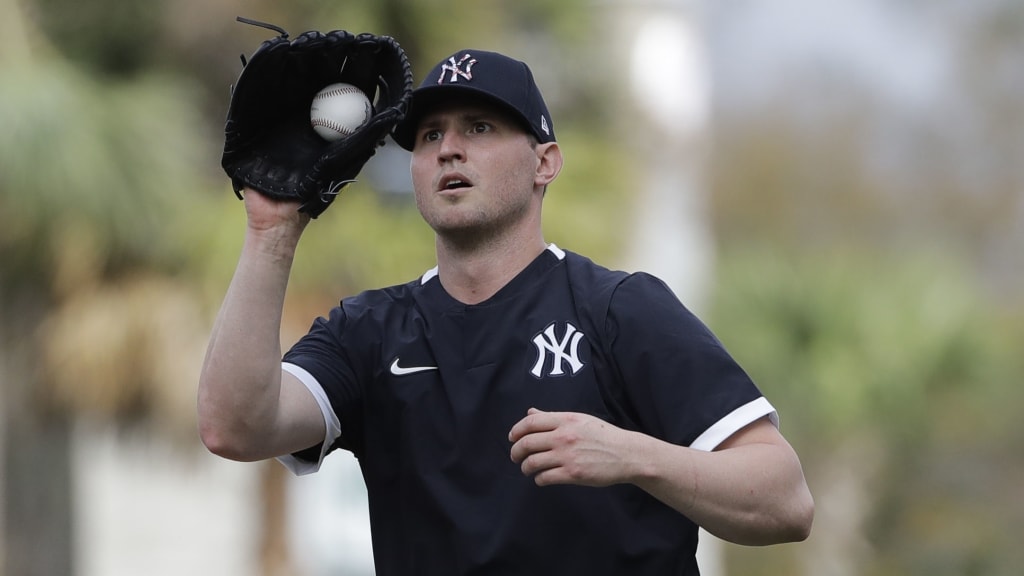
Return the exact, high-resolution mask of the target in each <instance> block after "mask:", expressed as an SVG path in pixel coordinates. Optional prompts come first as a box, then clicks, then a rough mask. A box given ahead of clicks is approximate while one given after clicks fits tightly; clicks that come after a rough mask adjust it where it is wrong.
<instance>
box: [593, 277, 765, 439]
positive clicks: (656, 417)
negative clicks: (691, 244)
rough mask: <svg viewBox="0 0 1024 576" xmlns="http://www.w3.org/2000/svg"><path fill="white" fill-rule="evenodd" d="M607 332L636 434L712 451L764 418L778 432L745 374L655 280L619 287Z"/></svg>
mask: <svg viewBox="0 0 1024 576" xmlns="http://www.w3.org/2000/svg"><path fill="white" fill-rule="evenodd" d="M606 332H607V334H608V335H609V337H610V341H611V351H612V354H613V355H614V358H615V363H616V365H617V367H618V370H619V373H620V375H621V380H622V382H623V386H624V387H625V390H626V397H627V398H628V400H629V402H630V404H631V405H632V408H633V410H634V412H635V416H636V417H637V418H638V420H639V422H638V424H639V426H640V427H641V428H643V430H642V431H644V432H646V433H648V434H651V435H653V436H656V437H658V438H661V439H663V440H666V441H668V442H672V443H674V444H679V445H683V446H689V447H691V448H696V449H701V450H708V451H710V450H713V449H714V448H715V447H717V446H718V444H720V443H721V442H722V441H723V440H725V439H726V438H728V437H729V436H731V435H732V434H733V433H735V432H737V431H739V430H740V429H741V428H743V427H744V426H746V425H747V424H750V423H752V422H754V421H755V420H758V419H760V418H762V417H764V416H769V417H770V418H771V419H772V421H773V422H774V423H776V425H777V416H776V412H775V409H774V407H772V405H771V404H770V403H769V402H768V400H767V399H766V398H764V396H763V395H762V394H761V391H760V390H759V389H758V388H757V386H756V385H755V384H754V382H753V381H752V380H751V379H750V377H749V376H748V375H747V373H746V372H745V371H744V370H743V369H742V368H741V367H740V366H739V364H737V362H736V361H735V360H734V359H733V358H732V357H731V356H730V355H729V353H728V352H727V351H726V350H725V348H724V346H723V345H722V344H721V342H719V340H718V338H716V337H715V335H714V334H712V332H711V330H710V329H708V327H707V326H706V325H705V324H704V323H703V322H701V320H699V319H698V318H697V317H696V316H695V315H694V314H693V313H692V312H690V311H689V310H688V309H687V308H686V307H685V306H684V305H683V304H682V303H681V302H680V301H679V299H678V298H677V297H676V296H675V294H673V293H672V291H671V289H669V287H668V286H666V285H665V283H664V282H662V281H661V280H659V279H658V278H655V277H654V276H651V275H649V274H644V273H637V274H632V275H630V276H629V277H628V278H626V279H625V280H623V281H622V282H621V283H620V284H619V286H618V288H617V289H616V291H615V293H614V295H613V296H612V300H611V303H610V305H609V310H608V317H607V324H606Z"/></svg>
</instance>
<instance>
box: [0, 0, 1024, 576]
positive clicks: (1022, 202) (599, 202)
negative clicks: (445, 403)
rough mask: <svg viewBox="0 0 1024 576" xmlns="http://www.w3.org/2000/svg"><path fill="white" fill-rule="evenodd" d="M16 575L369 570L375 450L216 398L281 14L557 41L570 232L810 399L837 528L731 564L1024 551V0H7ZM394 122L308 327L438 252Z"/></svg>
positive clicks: (0, 482) (838, 575) (326, 261)
mask: <svg viewBox="0 0 1024 576" xmlns="http://www.w3.org/2000/svg"><path fill="white" fill-rule="evenodd" d="M0 12H2V14H3V15H4V16H3V18H2V19H0V37H2V38H4V40H5V42H4V46H3V48H2V49H0V576H63V575H75V576H120V575H128V574H131V575H136V574H147V575H150V576H152V575H165V574H166V575H172V574H173V575H180V574H216V575H225V576H234V575H240V576H248V575H260V576H278V575H296V576H326V575H327V574H332V575H359V576H363V575H367V574H372V571H373V568H372V559H371V557H370V542H369V534H368V532H367V528H366V525H367V519H366V518H367V514H366V510H365V494H364V492H363V489H362V485H361V479H360V477H359V473H358V469H357V467H356V465H355V461H354V459H353V458H352V457H351V456H350V455H348V454H347V453H339V454H336V455H333V456H332V457H331V458H330V459H328V463H327V464H326V465H325V467H324V470H323V471H322V472H321V473H320V474H317V475H314V476H311V477H303V478H292V477H290V476H289V475H288V474H287V473H286V472H285V470H284V468H283V467H281V466H280V465H279V464H277V463H274V462H267V463H260V464H239V463H234V462H227V461H223V460H219V459H217V458H215V457H213V456H211V455H209V454H208V453H207V452H206V451H205V450H204V449H203V448H202V446H201V444H200V443H199V440H198V435H197V433H196V422H195V408H194V406H195V392H196V385H197V377H198V371H199V365H200V363H201V361H202V356H203V353H204V349H205V345H206V339H207V337H208V334H209V331H210V327H211V325H212V322H213V317H214V314H215V313H216V310H217V308H218V306H219V304H220V299H221V298H222V297H223V294H224V292H225V290H226V288H227V284H228V282H229V280H230V277H231V273H232V271H233V268H234V264H235V260H236V258H237V256H238V252H239V249H240V244H241V239H242V233H243V227H244V213H243V208H242V205H241V203H239V202H238V201H237V200H236V199H235V196H234V195H233V194H232V192H231V189H230V185H229V183H228V181H227V178H226V177H225V176H224V174H223V173H222V172H221V170H220V167H219V159H220V147H221V144H222V130H223V119H224V116H225V112H226V107H227V103H228V97H229V87H230V85H231V83H232V82H233V80H234V79H235V78H236V77H237V75H238V73H239V71H240V70H241V62H240V58H239V56H240V55H241V54H249V53H251V52H252V51H253V50H254V49H255V48H256V46H257V45H258V44H259V43H260V42H261V41H262V40H264V39H266V38H268V37H269V35H270V34H272V33H271V32H270V31H268V30H265V29H261V28H256V27H252V26H246V25H243V24H239V23H237V22H235V17H236V16H239V15H241V16H246V17H249V18H254V19H257V20H263V21H268V22H272V23H275V24H277V25H280V26H282V27H284V28H285V29H287V30H288V31H289V32H291V33H292V35H293V36H294V35H297V34H298V33H300V32H302V31H305V30H310V29H319V30H325V31H326V30H331V29H337V28H343V29H347V30H350V31H353V32H362V31H370V32H374V33H378V34H388V35H391V36H394V37H396V38H397V39H398V40H399V42H401V44H402V45H403V47H404V48H405V49H406V50H407V52H408V53H409V56H410V58H411V60H412V62H413V64H414V69H415V74H416V81H417V83H418V82H419V81H420V80H421V79H422V75H423V74H425V73H426V71H428V70H429V69H430V67H431V66H432V65H433V64H434V63H435V62H436V61H437V60H439V59H440V58H442V57H444V56H447V55H448V54H450V53H451V52H454V51H455V50H457V49H460V48H464V47H478V48H484V49H492V50H499V51H504V52H506V53H509V54H511V55H513V56H516V57H518V58H520V59H523V60H526V61H527V62H529V63H530V64H531V66H532V67H533V68H534V71H535V74H536V76H537V79H538V82H539V84H540V86H541V87H542V89H543V90H544V92H545V96H546V98H547V100H548V104H549V106H550V107H551V108H552V113H553V116H554V119H555V124H556V129H557V133H558V136H559V140H560V143H561V145H562V148H563V150H564V152H565V155H566V168H565V170H564V171H563V173H562V175H561V177H560V178H559V180H558V181H557V182H556V183H555V184H554V185H553V186H552V188H551V190H550V191H549V193H548V197H547V202H546V216H545V217H546V226H545V234H546V236H547V239H548V240H549V241H553V242H556V243H557V244H559V246H561V247H563V248H566V249H570V250H573V251H577V252H582V253H584V254H587V255H589V256H591V257H593V258H594V259H596V260H598V261H600V262H603V263H605V264H607V265H610V266H613V267H619V268H624V269H629V270H634V269H644V270H649V271H651V272H655V273H657V274H659V275H661V276H662V277H664V278H665V279H666V281H668V282H669V283H670V284H671V285H672V286H673V288H675V290H676V291H677V293H678V294H679V295H680V297H681V299H682V300H683V301H684V302H685V303H687V305H689V306H690V307H691V308H692V309H694V310H695V311H697V312H698V314H699V315H700V316H701V317H702V318H704V319H705V320H706V322H707V323H708V324H709V325H710V326H711V328H712V329H713V330H714V331H715V332H716V333H717V334H718V335H719V337H720V338H721V339H722V341H723V342H724V343H725V345H726V346H727V347H728V348H729V349H730V351H731V352H732V353H733V354H734V356H735V357H736V358H737V359H738V360H739V361H740V363H741V364H742V365H743V366H744V367H746V368H747V370H748V371H749V372H750V373H751V375H752V376H753V378H754V379H755V380H756V381H757V382H758V383H759V385H760V386H761V387H762V389H763V390H764V392H765V393H766V394H767V395H768V397H769V398H770V399H771V400H772V401H773V403H774V404H775V405H776V406H777V407H778V409H779V411H780V413H781V419H782V428H783V432H784V433H785V434H786V436H787V438H788V439H789V440H790V441H791V442H792V444H793V445H794V446H795V447H796V449H797V451H798V452H799V454H800V455H801V458H802V460H803V464H804V467H805V471H806V473H807V477H808V482H809V484H810V486H811V490H812V492H813V493H814V495H815V499H816V503H817V517H816V521H815V526H814V530H813V533H812V535H811V537H810V538H809V540H807V541H806V542H804V543H800V544H792V545H784V546H776V547H771V548H744V547H739V546H733V545H730V544H725V543H722V542H718V541H716V540H715V539H713V538H710V537H707V538H705V540H704V543H703V544H702V548H701V564H702V567H703V569H704V572H705V574H706V575H707V576H724V575H731V576H736V575H776V576H777V575H790V574H793V575H814V576H822V575H825V576H896V575H906V574H928V575H932V576H935V575H1011V574H1012V575H1016V574H1019V573H1020V569H1021V568H1020V567H1021V566H1024V547H1022V546H1021V542H1020V535H1021V534H1022V533H1024V488H1022V487H1024V429H1022V428H1021V426H1020V425H1019V424H1018V422H1019V416H1018V413H1019V412H1020V407H1021V406H1022V405H1024V386H1022V384H1024V290H1022V289H1024V162H1022V159H1024V65H1022V55H1024V4H1022V3H1021V2H1019V1H1017V0H974V1H970V2H968V1H965V0H959V1H958V0H927V1H925V0H833V1H831V2H814V1H813V0H775V1H773V2H751V1H748V0H719V1H717V2H712V1H698V0H693V1H682V0H678V1H669V0H663V1H656V0H648V1H628V0H561V1H559V2H545V1H542V0H517V1H511V0H508V1H500V0H485V1H471V0H429V1H419V2H413V1H411V0H377V1H370V0H350V1H348V2H319V1H314V0H295V1H292V2H288V3H281V2H272V1H270V0H250V1H247V2H242V1H241V0H150V1H148V2H141V1H137V0H136V1H127V2H126V1H125V0H90V1H89V2H80V1H78V0H0ZM407 170H408V157H407V156H405V155H404V153H403V152H401V151H400V150H397V147H396V146H393V145H389V146H386V147H385V148H384V149H382V150H381V152H380V153H378V155H377V156H375V158H374V159H373V160H372V161H371V164H370V165H368V166H367V168H366V170H365V173H364V178H363V179H362V180H361V181H360V182H359V183H357V184H355V185H353V186H351V187H349V188H346V190H345V193H344V196H343V197H342V198H341V199H340V200H339V201H338V202H337V203H336V205H335V206H334V207H332V209H330V210H328V211H327V212H326V213H325V214H324V215H323V216H322V217H320V218H319V219H318V220H317V221H315V222H314V223H313V224H312V225H311V226H310V228H309V229H308V232H307V234H306V237H305V238H304V244H303V247H302V249H301V250H300V254H299V257H298V260H297V262H296V264H295V270H294V275H293V281H292V284H291V286H290V293H289V298H288V303H287V307H286V311H285V312H286V315H285V333H284V334H283V335H282V340H283V343H284V345H285V346H287V345H289V344H290V343H291V342H293V341H294V340H295V339H297V338H298V337H299V336H300V335H301V334H302V333H304V332H305V330H306V328H307V327H308V326H309V324H310V322H311V321H312V319H313V318H315V317H316V316H317V315H321V314H324V313H326V311H327V310H328V309H329V308H330V307H331V306H333V305H334V304H335V303H336V302H337V301H338V300H339V299H340V298H341V297H343V296H346V295H350V294H353V293H355V292H357V291H360V290H362V289H365V288H368V287H375V286H381V285H387V284H395V283H400V282H405V281H407V280H409V279H411V278H413V277H415V276H417V275H419V274H420V273H422V272H423V271H424V270H426V269H428V268H430V267H432V266H433V265H434V261H433V242H432V240H433V239H432V233H431V231H430V230H429V229H428V228H427V227H426V226H425V225H424V224H423V223H422V222H421V220H420V219H419V215H418V214H417V212H416V209H415V206H414V203H413V201H412V199H411V197H410V195H409V183H408V174H407Z"/></svg>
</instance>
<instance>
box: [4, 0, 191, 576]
mask: <svg viewBox="0 0 1024 576" xmlns="http://www.w3.org/2000/svg"><path fill="white" fill-rule="evenodd" d="M0 10H2V11H3V13H4V14H5V17H4V19H3V22H2V23H0V32H2V33H3V34H4V35H5V37H7V38H9V39H11V41H12V43H13V45H12V47H11V48H12V49H11V50H5V51H4V52H3V54H2V55H0V71H2V73H3V76H4V82H3V83H0V126H3V130H0V262H2V274H0V389H2V394H3V398H4V401H3V402H2V403H0V463H2V464H0V468H2V472H3V474H2V476H0V477H2V478H3V480H2V483H0V494H2V495H3V496H2V498H0V505H2V510H0V512H2V514H0V543H6V545H5V546H4V547H2V548H0V574H26V575H35V574H40V575H42V574H47V575H58V576H59V575H61V574H68V575H69V574H72V573H73V572H74V567H73V565H72V564H73V555H72V546H73V540H74V534H73V530H72V526H73V524H74V518H73V517H72V515H73V509H74V507H73V506H72V502H71V460H70V442H69V441H70V434H71V432H72V418H71V416H70V415H71V414H73V413H86V414H88V413H93V414H97V415H100V416H104V417H111V418H114V419H116V420H118V421H120V422H122V423H128V422H131V421H149V422H151V424H153V425H155V426H166V428H167V429H168V430H174V434H176V435H178V436H179V437H180V436H182V434H183V433H184V430H185V429H186V427H187V426H188V424H187V423H188V422H189V421H190V418H188V417H183V415H184V414H185V413H186V410H187V413H188V414H191V413H192V412H193V410H192V406H191V400H189V401H187V402H186V401H185V400H184V398H183V397H182V395H181V394H178V393H175V390H178V389H180V374H178V375H175V374H174V373H173V371H168V370H167V366H166V365H165V363H166V359H167V358H168V356H167V355H166V354H165V353H164V352H165V351H164V350H163V349H162V347H168V346H171V347H177V346H180V347H181V350H180V353H182V355H183V356H187V353H188V352H187V350H188V346H189V345H190V343H191V337H192V336H194V334H193V332H194V330H195V328H196V323H195V322H194V321H193V320H192V319H194V318H196V317H197V316H196V313H195V311H196V310H198V306H197V305H195V303H194V302H192V301H191V298H192V296H190V294H189V292H188V291H187V290H182V288H181V286H180V285H179V283H177V282H175V281H173V280H169V279H167V278H169V275H168V274H167V273H168V272H170V271H174V270H176V269H178V268H179V267H180V265H181V261H182V251H181V248H180V247H178V246H177V245H176V243H175V237H176V234H179V233H180V232H181V230H180V229H177V228H176V227H178V228H180V227H181V226H183V225H184V224H185V221H184V219H182V218H181V213H180V211H178V210H176V207H180V206H185V205H188V203H189V202H190V200H189V199H188V198H189V196H190V195H192V194H194V191H195V190H196V189H197V183H196V179H195V178H194V177H191V176H189V175H190V174H193V173H194V171H192V170H190V162H193V161H194V160H195V159H196V155H197V154H198V153H200V152H199V151H200V150H201V149H202V146H201V145H200V144H201V143H198V142H196V136H194V134H197V133H198V131H193V130H192V128H193V127H195V126H196V125H197V124H198V122H197V120H196V119H195V118H194V114H193V113H192V112H191V110H190V108H189V105H188V102H189V98H188V97H187V95H186V94H184V93H183V91H182V90H181V89H180V88H178V87H177V85H176V84H174V83H172V82H169V81H168V80H167V79H165V78H160V77H147V78H140V79H137V80H136V81H132V82H118V81H109V82H101V81H98V80H97V79H96V78H95V77H94V76H90V75H87V74H85V73H84V72H83V71H82V70H80V69H78V68H75V67H73V66H70V65H69V64H68V63H67V62H65V61H63V60H62V59H61V58H60V57H59V56H58V55H57V54H56V53H55V51H53V50H52V49H51V48H50V47H49V46H48V45H47V44H46V43H45V41H44V40H43V39H42V35H40V34H38V33H37V31H35V30H32V29H31V27H30V24H29V22H28V20H27V19H26V18H25V17H24V15H23V14H22V13H21V12H20V10H19V4H18V3H17V2H15V1H13V0H0ZM192 201H197V200H192ZM153 322H159V323H160V325H159V330H153V325H152V323H153ZM172 380H177V381H173V382H172ZM186 406H187V409H186ZM41 543H45V545H42V544H41Z"/></svg>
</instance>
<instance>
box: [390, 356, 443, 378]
mask: <svg viewBox="0 0 1024 576" xmlns="http://www.w3.org/2000/svg"><path fill="white" fill-rule="evenodd" d="M428 370H437V366H409V367H408V368H403V367H401V366H399V365H398V358H395V361H394V362H392V363H391V373H392V374H394V375H395V376H405V375H406V374H415V373H417V372H426V371H428Z"/></svg>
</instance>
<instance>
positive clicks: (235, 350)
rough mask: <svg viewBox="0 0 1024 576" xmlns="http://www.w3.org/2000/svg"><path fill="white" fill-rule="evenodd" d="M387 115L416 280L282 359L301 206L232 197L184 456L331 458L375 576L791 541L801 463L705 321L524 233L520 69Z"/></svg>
mask: <svg viewBox="0 0 1024 576" xmlns="http://www.w3.org/2000/svg"><path fill="white" fill-rule="evenodd" d="M402 116H403V117H402V119H401V121H399V122H398V123H397V124H396V125H395V127H394V130H393V132H392V136H393V138H394V140H395V141H396V142H397V143H398V144H399V145H400V146H402V147H403V148H405V149H407V150H410V151H411V153H412V161H411V172H412V179H413V184H414V188H415V197H416V204H417V207H418V208H419V211H420V213H421V214H422V216H423V218H424V220H425V221H426V222H427V224H429V225H430V226H431V228H432V229H433V230H434V231H435V238H436V254H437V265H436V267H434V268H432V269H430V270H428V271H426V272H425V273H423V274H422V275H420V276H419V277H416V278H414V279H412V280H411V281H409V282H408V283H405V284H401V285H398V286H391V287H387V288H383V289H375V290H368V291H366V292H363V293H361V294H358V295H355V296H351V297H347V298H344V299H343V300H341V302H340V304H339V305H338V306H337V307H335V308H334V309H332V310H330V311H325V315H324V316H323V317H321V318H317V319H316V320H315V321H313V322H312V326H311V328H310V330H309V332H308V334H306V335H305V336H304V337H303V338H302V339H301V340H299V341H298V342H297V343H296V344H295V345H294V346H293V347H292V348H291V349H290V350H288V351H287V352H286V353H285V354H283V356H282V354H281V349H280V344H279V342H280V336H279V333H280V320H281V312H282V307H283V302H284V295H285V287H286V284H287V282H288V277H289V273H290V267H291V264H292V259H293V256H294V254H295V251H296V248H297V245H298V243H299V239H300V237H301V235H302V232H303V230H304V228H305V227H306V225H307V224H308V223H309V221H310V214H308V213H304V212H302V211H298V210H297V209H296V208H297V206H298V205H299V204H300V203H299V202H298V201H288V200H281V199H274V198H273V197H272V196H273V195H272V194H267V193H261V192H260V191H258V189H257V188H256V187H255V186H250V185H247V184H246V185H243V186H242V191H241V194H242V196H243V197H244V203H245V208H246V211H247V215H248V225H247V228H246V231H245V242H244V245H243V248H242V253H241V257H240V260H239V262H238V266H237V269H236V271H235V275H234V278H233V280H232V281H231V284H230V287H229V288H228V292H227V296H226V299H225V301H224V303H223V306H222V308H221V310H220V313H219V316H218V318H217V321H216V325H215V327H214V330H213V334H212V338H211V341H210V345H209V350H208V354H207V358H206V362H205V364H204V366H203V371H202V376H201V382H200V394H199V415H200V424H201V434H202V440H203V442H204V443H205V444H206V446H207V447H208V448H209V449H210V450H211V451H212V452H214V453H216V454H218V455H221V456H223V457H226V458H231V459H235V460H241V461H255V460H261V459H267V458H278V459H279V460H280V461H281V462H282V463H283V464H285V465H286V466H287V467H288V468H289V469H291V470H292V471H294V472H295V473H297V474H306V473H311V472H315V471H316V470H317V469H318V467H319V466H320V463H321V462H322V461H323V459H324V458H326V457H327V456H328V455H329V454H330V453H331V452H332V451H334V450H347V451H350V452H352V453H353V454H354V455H355V456H356V457H357V458H358V461H359V464H360V467H361V469H362V473H363V477H364V479H365V482H366V488H367V493H368V497H369V507H370V510H369V511H370V523H371V530H372V540H373V552H374V562H375V566H376V571H377V574H379V575H381V576H393V575H395V576H397V575H402V576H410V575H417V576H422V575H437V576H442V575H443V576H452V575H470V574H486V575H488V576H495V575H512V574H515V575H526V574H529V575H538V574H552V575H553V574H563V575H564V574H586V575H588V576H597V575H608V576H612V575H615V576H621V575H625V574H629V575H669V574H671V575H696V574H698V573H699V571H698V567H697V563H696V559H695V552H696V547H697V534H698V526H702V527H704V528H705V529H706V530H708V531H709V532H711V533H713V534H715V535H717V536H719V537H721V538H723V539H726V540H729V541H732V542H736V543H740V544H749V545H764V544H772V543H779V542H788V541H799V540H802V539H804V538H806V537H807V535H808V533H809V530H810V526H811V522H812V518H813V514H814V505H813V501H812V498H811V495H810V493H809V490H808V487H807V485H806V483H805V480H804V476H803V472H802V469H801V465H800V462H799V460H798V458H797V456H796V454H795V453H794V451H793V449H792V448H791V447H790V445H789V444H788V443H787V441H786V440H785V439H784V438H783V436H782V435H781V434H780V432H779V430H778V428H777V416H776V411H775V409H774V408H773V406H772V405H771V404H770V403H769V401H768V400H767V399H766V398H765V397H764V396H763V395H762V394H761V392H760V391H759V390H758V388H757V387H756V386H755V385H754V384H753V383H752V382H751V380H750V379H749V378H748V376H747V374H745V373H744V371H743V370H742V369H741V368H740V367H739V366H738V365H737V364H736V362H734V360H733V359H732V358H731V357H730V356H729V354H728V353H727V352H726V350H724V349H723V347H722V345H721V344H720V343H719V341H718V340H717V339H716V338H715V336H714V335H713V334H712V333H711V332H710V331H709V330H708V328H707V327H705V326H704V325H703V324H702V323H701V321H700V320H699V319H697V318H696V317H695V316H694V315H693V314H691V313H690V312H689V311H688V310H687V309H686V308H685V307H684V305H683V304H681V303H680V302H679V301H678V300H677V298H676V297H675V296H674V295H673V293H672V292H671V291H670V290H669V289H668V288H667V287H666V285H665V284H664V283H663V282H661V281H660V280H659V279H657V278H655V277H653V276H651V275H648V274H644V273H634V274H626V273H623V272H616V271H611V270H608V269H606V268H603V267H601V266H599V265H597V264H595V263H593V262H591V261H590V260H588V259H587V258H585V257H583V256H580V255H578V254H575V253H573V252H570V251H568V250H565V249H563V248H561V247H558V246H555V245H553V244H550V243H548V242H546V241H545V240H544V238H543V235H542V231H541V209H542V206H543V201H544V196H545V193H546V190H547V187H548V185H549V184H551V183H552V182H554V181H555V179H556V177H557V176H558V174H559V171H560V169H561V167H562V160H563V159H562V154H561V151H560V149H559V145H558V142H557V141H556V139H555V125H554V123H553V121H552V118H551V117H550V115H549V113H548V109H547V106H546V105H545V103H544V100H543V98H542V96H541V92H540V91H539V89H538V87H537V85H536V83H535V81H534V78H533V76H532V74H531V72H530V69H529V68H528V67H527V65H526V64H524V63H522V62H520V61H517V60H514V59H511V58H509V57H507V56H504V55H501V54H497V53H493V52H487V51H482V50H462V51H459V52H457V53H455V54H453V55H452V56H451V57H449V58H446V59H444V60H443V61H441V62H440V63H438V65H437V66H436V67H435V68H434V69H433V70H432V71H431V72H430V74H429V75H427V76H426V78H424V79H423V82H422V84H421V85H420V86H419V88H417V89H416V90H415V91H413V92H412V95H411V99H410V100H409V102H408V108H407V110H405V111H404V113H403V114H402ZM282 358H283V359H282Z"/></svg>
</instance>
